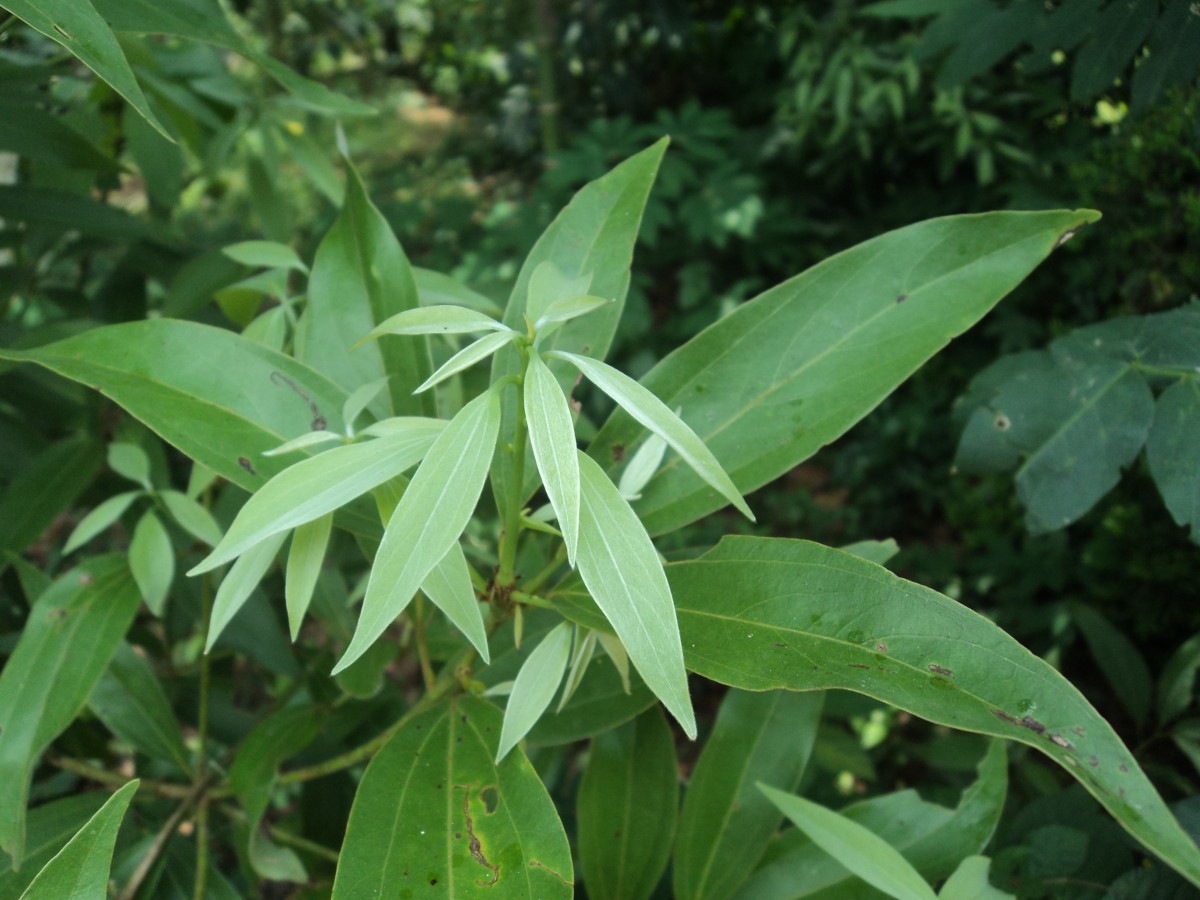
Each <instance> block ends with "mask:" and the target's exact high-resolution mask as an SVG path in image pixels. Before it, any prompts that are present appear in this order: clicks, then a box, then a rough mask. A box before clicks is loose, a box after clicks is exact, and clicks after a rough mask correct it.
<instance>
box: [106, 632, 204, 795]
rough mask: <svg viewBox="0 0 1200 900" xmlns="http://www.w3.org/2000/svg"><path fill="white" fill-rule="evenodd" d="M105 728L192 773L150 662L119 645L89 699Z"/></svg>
mask: <svg viewBox="0 0 1200 900" xmlns="http://www.w3.org/2000/svg"><path fill="white" fill-rule="evenodd" d="M87 704H88V708H89V709H91V711H92V712H93V713H95V714H96V717H97V718H98V719H99V720H100V721H101V722H103V723H104V727H105V728H107V729H108V730H109V731H111V732H112V733H113V734H115V735H116V736H117V737H119V738H120V739H121V740H123V741H125V742H126V743H127V744H129V745H130V746H132V747H133V748H134V749H136V750H137V751H139V752H140V753H145V754H146V755H147V756H150V757H152V758H154V759H160V760H164V761H166V762H170V763H174V764H175V765H176V766H178V767H179V769H180V771H182V772H189V771H190V770H191V763H190V762H189V761H188V754H187V750H186V749H184V746H183V735H182V733H181V732H180V730H179V722H178V720H176V718H175V714H174V712H173V711H172V710H171V704H170V702H169V701H168V700H167V695H166V694H165V693H164V692H163V689H162V683H161V682H160V681H159V679H158V676H157V675H155V674H154V669H153V668H151V666H150V663H148V662H146V660H145V659H144V658H143V657H142V656H141V655H140V654H138V653H137V652H136V651H134V649H133V648H132V647H130V646H129V645H128V644H126V643H124V642H122V643H121V645H120V646H119V647H118V648H117V652H116V654H115V655H114V656H113V658H112V662H111V663H109V666H108V669H107V670H106V671H105V673H104V674H103V675H102V676H100V680H99V681H98V682H96V686H95V688H93V689H92V693H91V696H89V697H88V701H87Z"/></svg>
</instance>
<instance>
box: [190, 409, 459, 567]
mask: <svg viewBox="0 0 1200 900" xmlns="http://www.w3.org/2000/svg"><path fill="white" fill-rule="evenodd" d="M444 425H445V423H444V422H442V421H441V420H439V419H419V418H413V419H410V420H409V421H408V423H407V427H406V428H405V429H404V430H403V431H401V432H399V433H397V434H392V435H388V436H387V437H380V438H374V439H372V440H370V441H364V442H362V443H359V444H348V445H346V446H344V447H335V448H333V449H332V450H328V451H326V452H325V453H322V454H321V455H319V456H314V457H313V458H312V459H306V460H303V461H301V462H298V463H296V464H295V465H294V466H292V467H291V468H289V469H286V470H284V471H283V472H280V473H279V474H278V475H276V476H275V477H274V478H272V479H271V480H270V481H269V482H267V484H266V485H264V486H263V487H262V489H261V490H259V491H258V493H256V494H255V495H254V496H253V497H251V498H250V499H249V500H247V501H246V505H245V506H243V507H242V509H241V511H240V512H239V513H238V514H237V518H235V519H234V520H233V524H232V525H230V526H229V530H228V531H227V532H225V537H223V538H222V539H221V543H219V544H218V545H217V546H216V547H215V548H214V549H213V552H212V553H210V554H209V555H208V556H207V557H205V558H204V560H203V561H202V562H201V563H200V564H199V565H197V566H195V567H194V568H193V569H192V570H191V571H190V572H188V574H189V575H199V574H200V573H201V572H207V571H209V570H210V569H214V568H216V567H217V566H219V565H222V564H223V563H227V562H229V560H231V559H234V558H235V557H237V556H240V555H241V554H242V553H245V552H246V550H248V549H249V548H250V547H253V546H254V545H255V544H257V543H258V542H260V541H262V540H263V539H264V538H267V537H270V536H271V535H273V534H280V533H281V532H284V531H287V530H288V529H290V528H295V527H296V526H298V525H303V524H304V523H305V522H311V521H312V520H313V519H316V518H319V517H320V516H323V515H325V514H326V513H330V512H333V511H334V510H335V509H337V508H338V507H339V506H344V505H345V504H347V503H349V502H350V501H351V500H353V499H354V498H356V497H359V496H361V495H362V494H365V493H366V492H367V491H369V490H372V489H373V488H376V487H378V486H379V485H381V484H383V483H384V482H385V481H387V480H388V479H389V478H392V477H394V476H396V475H399V474H400V473H401V472H403V471H404V470H405V469H408V468H410V467H411V466H414V465H416V463H417V462H419V461H420V460H421V458H422V457H423V456H425V453H426V451H427V450H429V448H430V447H431V446H432V445H433V443H434V440H435V439H436V438H437V436H438V434H439V433H441V431H442V429H443V427H444Z"/></svg>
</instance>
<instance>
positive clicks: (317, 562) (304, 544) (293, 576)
mask: <svg viewBox="0 0 1200 900" xmlns="http://www.w3.org/2000/svg"><path fill="white" fill-rule="evenodd" d="M332 529H333V513H332V512H328V513H325V515H323V516H317V518H315V519H313V520H312V521H311V522H305V523H304V524H303V525H297V526H296V530H295V531H294V532H293V533H292V546H291V547H289V548H288V561H287V577H286V581H285V584H284V599H285V600H286V602H287V616H288V628H289V629H290V631H291V634H292V640H293V641H294V640H296V638H297V637H299V636H300V626H301V625H303V624H304V615H305V613H307V612H308V604H309V603H311V602H312V597H313V591H314V590H315V589H316V587H317V579H318V578H319V577H320V575H321V565H322V563H324V562H325V548H326V547H327V546H328V545H329V533H330V531H331V530H332Z"/></svg>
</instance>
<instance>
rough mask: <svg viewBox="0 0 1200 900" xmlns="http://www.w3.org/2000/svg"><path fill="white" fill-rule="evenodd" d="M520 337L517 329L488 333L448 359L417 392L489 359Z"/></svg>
mask: <svg viewBox="0 0 1200 900" xmlns="http://www.w3.org/2000/svg"><path fill="white" fill-rule="evenodd" d="M516 337H518V335H517V333H516V332H515V331H509V330H507V329H505V330H504V331H501V332H498V333H496V334H488V335H484V336H483V337H481V338H480V339H479V340H477V341H474V342H473V343H470V344H467V346H465V347H463V348H462V349H461V350H459V351H458V352H457V353H455V354H454V355H453V356H452V357H450V358H449V359H448V360H446V361H445V362H444V363H443V364H442V365H441V366H440V367H439V368H438V370H437V371H436V372H434V373H433V374H432V375H430V376H429V377H428V378H427V379H425V381H424V382H422V383H421V385H420V386H419V387H418V388H417V393H421V392H422V391H427V390H429V389H430V388H431V387H433V386H434V385H435V384H440V383H441V382H443V381H445V380H446V379H447V378H449V377H450V376H451V375H457V374H458V373H459V372H461V371H462V370H463V369H467V368H470V367H471V366H473V365H475V363H477V362H480V361H481V360H485V359H487V358H488V357H489V356H491V355H492V354H493V353H495V352H496V351H497V350H499V349H500V348H501V347H503V346H504V345H506V344H509V343H511V342H512V341H513V339H514V338H516Z"/></svg>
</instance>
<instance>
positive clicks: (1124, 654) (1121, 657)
mask: <svg viewBox="0 0 1200 900" xmlns="http://www.w3.org/2000/svg"><path fill="white" fill-rule="evenodd" d="M1068 608H1069V609H1070V610H1071V618H1072V619H1074V620H1075V624H1076V625H1078V626H1079V630H1080V631H1081V632H1083V639H1084V641H1085V642H1086V643H1087V646H1088V649H1089V650H1090V651H1091V652H1092V658H1093V659H1095V660H1096V665H1097V666H1099V668H1100V671H1101V672H1103V673H1104V679H1105V680H1106V681H1107V682H1108V684H1109V686H1110V687H1111V688H1112V689H1113V693H1115V694H1116V695H1117V696H1118V697H1119V698H1120V699H1121V704H1122V705H1123V706H1124V707H1125V709H1126V710H1127V711H1128V712H1129V714H1130V715H1131V716H1132V717H1133V721H1134V722H1135V723H1136V724H1137V727H1138V728H1139V729H1141V728H1144V727H1145V726H1146V723H1147V721H1148V720H1149V718H1150V703H1151V696H1152V694H1153V692H1154V685H1153V682H1152V680H1151V678H1150V667H1149V666H1147V665H1146V660H1145V658H1144V657H1143V656H1142V654H1141V651H1139V650H1138V648H1137V646H1136V645H1135V644H1134V643H1133V641H1131V640H1130V639H1129V638H1128V637H1126V636H1125V634H1124V633H1123V632H1121V631H1120V630H1118V629H1117V628H1115V627H1114V626H1113V624H1112V623H1111V622H1110V621H1108V619H1106V618H1104V616H1102V615H1101V614H1100V613H1099V612H1097V611H1096V610H1094V609H1092V608H1091V607H1090V606H1087V605H1086V604H1083V603H1071V604H1070V605H1069V607H1068Z"/></svg>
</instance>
